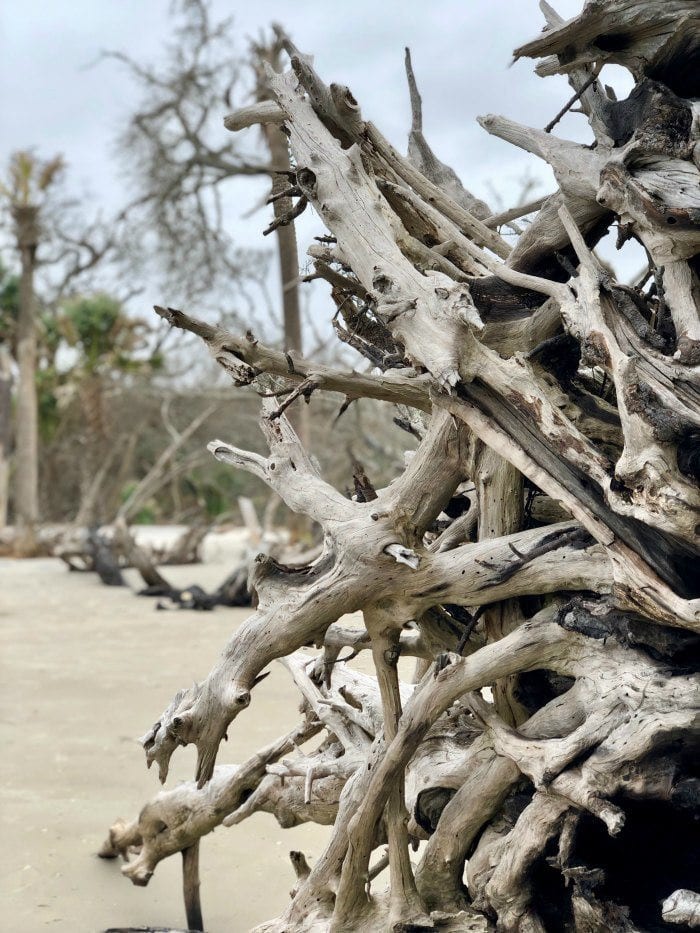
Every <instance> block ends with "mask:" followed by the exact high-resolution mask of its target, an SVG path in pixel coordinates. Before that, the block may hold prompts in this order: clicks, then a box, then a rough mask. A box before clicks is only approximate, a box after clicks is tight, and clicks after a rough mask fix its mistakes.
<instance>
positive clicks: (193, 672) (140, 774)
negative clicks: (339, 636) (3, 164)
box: [0, 559, 328, 933]
mask: <svg viewBox="0 0 700 933" xmlns="http://www.w3.org/2000/svg"><path fill="white" fill-rule="evenodd" d="M226 567H227V565H226V564H221V565H217V564H214V565H206V566H202V565H200V566H196V567H177V568H174V567H169V568H167V570H166V571H165V572H166V573H167V575H168V577H169V578H170V579H171V580H172V581H173V582H174V583H176V584H179V585H183V586H184V585H188V584H190V583H193V582H198V583H201V584H203V585H211V584H213V583H216V582H218V581H219V580H220V579H222V578H223V576H224V575H225V571H226ZM129 581H130V583H131V584H132V586H134V587H135V586H136V583H137V581H136V578H135V577H134V576H132V575H129ZM246 615H247V611H246V610H231V609H221V608H220V609H217V610H215V611H214V612H208V613H207V612H202V613H199V612H191V611H178V612H157V611H155V609H154V602H153V601H152V600H148V599H143V598H137V597H136V596H135V595H134V594H133V593H132V592H130V591H129V590H127V589H119V588H108V587H104V586H102V585H101V584H100V583H99V581H98V580H97V578H96V577H95V576H94V575H93V574H78V573H69V572H68V571H67V569H66V568H65V566H64V565H63V564H62V563H61V562H60V561H58V560H54V559H40V560H33V561H12V560H0V638H1V643H0V652H1V654H0V659H1V660H0V665H1V670H2V686H1V690H2V697H1V703H2V706H1V708H2V724H1V732H0V739H1V741H2V756H1V761H0V781H1V785H2V804H1V806H2V822H3V834H2V839H3V845H2V853H1V856H0V873H1V877H2V881H1V885H2V896H3V905H4V907H3V914H2V916H3V920H2V923H0V927H1V928H2V929H3V930H8V931H9V930H11V931H12V933H36V931H40V930H43V929H47V930H51V931H56V933H59V931H61V933H62V931H66V933H68V931H71V933H83V931H86V933H97V931H101V930H104V929H106V928H107V927H110V926H123V927H126V926H139V925H144V926H145V925H153V926H169V925H172V926H174V927H180V928H184V926H185V921H184V911H183V908H182V898H181V889H180V884H181V880H180V859H179V857H177V856H176V857H173V858H171V859H167V860H166V861H165V862H162V863H161V864H160V865H159V866H158V868H157V869H156V873H155V875H154V876H153V878H152V879H151V882H150V884H149V885H148V887H146V888H137V887H134V886H133V885H132V884H131V883H130V882H129V881H128V880H127V879H126V878H124V877H123V876H122V875H121V873H120V870H119V862H118V861H103V860H102V859H99V858H97V857H96V856H95V852H96V851H97V850H98V848H99V847H100V844H101V842H102V840H103V838H104V837H105V835H106V831H107V828H108V826H109V825H110V823H111V822H112V821H113V820H114V819H115V818H116V817H119V816H122V817H125V818H131V817H132V816H134V815H135V814H136V813H137V812H138V811H139V809H140V807H141V806H142V804H143V803H144V802H145V801H146V800H147V799H148V798H149V797H151V796H152V795H154V794H155V793H157V791H158V789H159V787H160V785H159V784H158V779H157V775H156V773H155V771H147V770H146V768H145V765H144V756H143V750H142V749H141V747H140V745H139V744H138V742H137V741H136V737H137V736H139V735H141V734H143V732H145V731H146V729H147V728H148V727H149V726H150V725H151V723H153V722H154V721H155V719H156V718H157V716H158V715H159V713H160V712H161V710H162V709H163V708H164V707H165V705H166V704H167V702H168V701H169V700H170V698H171V697H172V695H173V693H174V692H175V691H176V690H177V689H178V688H179V687H181V686H183V685H185V684H187V683H189V682H191V681H192V680H193V679H196V678H199V679H201V678H202V677H203V676H204V675H205V674H206V673H207V671H208V670H209V668H210V667H211V665H212V664H213V662H214V660H215V658H216V656H217V654H218V653H219V650H220V648H221V647H222V645H223V644H224V642H225V641H226V639H227V637H228V635H229V633H230V632H231V631H233V630H234V629H235V628H236V627H237V625H239V624H240V622H241V621H242V620H243V619H244V618H245V617H246ZM297 705H298V697H297V694H296V691H295V689H294V687H293V686H292V684H291V680H290V679H289V676H288V675H287V673H286V672H285V671H284V669H283V668H282V667H281V666H280V665H277V664H275V665H273V666H272V674H271V676H270V677H269V678H268V679H267V680H266V681H265V682H264V684H262V685H261V686H260V687H259V688H258V689H257V690H256V692H255V694H254V696H253V703H252V705H251V707H250V709H249V710H247V711H246V712H245V714H244V715H242V716H241V717H240V719H239V720H238V721H237V722H236V725H235V727H234V728H233V729H231V740H230V741H229V742H228V743H226V744H225V745H224V746H223V749H222V753H221V755H220V761H222V762H236V761H240V760H243V759H244V758H245V757H247V756H248V755H250V754H251V753H252V752H254V751H255V750H256V749H257V748H259V747H260V746H262V745H263V744H265V743H266V742H268V741H270V740H272V739H273V738H276V737H277V736H278V735H281V734H282V733H283V732H285V731H287V730H288V729H289V728H291V727H292V726H293V725H294V723H295V722H296V719H297V717H296V709H297ZM193 764H194V750H193V749H192V748H191V747H188V748H186V749H181V750H180V751H179V752H178V753H177V754H176V755H175V757H174V759H173V768H172V772H171V776H170V778H169V779H168V786H173V785H174V783H175V782H177V781H179V780H187V779H189V778H190V777H191V775H192V773H193ZM327 835H328V829H327V828H325V827H319V826H315V825H305V826H300V827H296V828H294V829H291V830H282V829H281V828H280V827H279V826H278V824H277V823H276V821H275V820H274V818H273V817H272V816H270V815H268V814H255V815H254V816H253V817H252V818H251V819H250V820H247V821H245V822H244V823H242V824H241V825H240V826H235V827H232V828H231V829H224V828H219V829H218V830H217V831H216V832H215V833H214V834H212V835H209V836H207V837H206V838H205V839H204V840H203V842H202V848H201V862H202V864H201V873H202V905H203V913H204V922H205V926H206V929H207V931H208V933H243V931H247V930H249V929H250V928H251V927H253V926H254V925H255V924H256V923H259V922H261V921H263V920H266V919H270V918H272V917H274V916H276V915H277V914H279V913H280V911H281V910H282V909H283V908H284V906H285V904H286V903H287V901H288V892H289V889H290V888H291V886H292V884H293V882H294V876H293V872H292V869H291V865H290V862H289V858H288V852H289V850H290V849H301V850H302V851H303V852H305V853H306V854H307V856H308V857H309V859H310V861H312V862H313V858H314V857H315V856H317V855H318V854H319V853H320V852H321V850H322V848H323V844H324V842H325V840H326V838H327Z"/></svg>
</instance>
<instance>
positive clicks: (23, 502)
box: [13, 205, 39, 557]
mask: <svg viewBox="0 0 700 933" xmlns="http://www.w3.org/2000/svg"><path fill="white" fill-rule="evenodd" d="M13 217H14V221H15V235H16V238H17V246H18V249H19V253H20V259H21V264H22V272H21V278H20V288H19V316H18V320H17V365H18V379H17V403H16V415H15V420H16V429H15V438H16V440H15V457H14V479H15V483H14V485H15V495H14V505H15V513H16V520H17V524H18V526H19V537H18V540H17V553H18V555H20V556H25V557H27V556H31V555H32V554H33V553H34V552H35V550H36V544H37V538H36V535H37V523H38V521H39V416H38V399H37V390H36V372H37V335H36V307H35V303H36V298H35V295H34V270H35V256H36V249H37V245H38V242H39V228H38V209H37V208H36V207H33V206H31V205H29V206H15V207H13Z"/></svg>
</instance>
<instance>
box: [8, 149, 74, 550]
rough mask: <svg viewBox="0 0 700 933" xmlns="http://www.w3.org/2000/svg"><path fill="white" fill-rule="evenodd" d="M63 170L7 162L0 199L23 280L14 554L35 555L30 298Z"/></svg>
mask: <svg viewBox="0 0 700 933" xmlns="http://www.w3.org/2000/svg"><path fill="white" fill-rule="evenodd" d="M62 168H63V160H62V158H61V157H60V156H56V157H55V158H53V159H50V160H48V161H45V162H43V161H41V160H40V159H37V158H36V156H34V154H33V153H31V152H29V151H20V152H15V153H14V154H13V155H12V156H11V158H10V164H9V171H8V179H7V184H0V197H2V198H3V199H4V200H5V201H6V203H7V206H8V207H9V210H10V214H11V216H12V219H13V221H14V233H15V242H16V245H17V249H18V251H19V254H20V262H21V277H20V284H19V306H18V315H17V329H16V340H17V367H18V380H17V403H16V409H15V423H16V427H15V463H14V505H15V514H16V522H17V525H18V529H19V534H18V537H17V543H16V550H17V553H18V554H20V555H23V556H29V555H31V554H33V553H35V551H36V545H37V539H36V526H37V522H38V520H39V432H38V411H37V392H36V368H37V325H36V308H35V304H36V301H35V294H34V273H35V271H36V251H37V247H38V245H39V241H40V238H41V224H40V214H41V208H42V205H43V203H44V201H45V198H46V193H47V191H48V190H49V188H50V187H51V185H52V184H53V183H54V182H55V180H56V178H57V177H58V175H59V174H60V172H61V170H62Z"/></svg>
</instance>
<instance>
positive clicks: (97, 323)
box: [59, 292, 145, 372]
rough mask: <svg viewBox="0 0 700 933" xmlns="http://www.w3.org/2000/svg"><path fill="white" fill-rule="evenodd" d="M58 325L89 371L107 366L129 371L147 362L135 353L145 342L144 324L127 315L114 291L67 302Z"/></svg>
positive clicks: (84, 296) (83, 296)
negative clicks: (113, 293) (111, 293)
mask: <svg viewBox="0 0 700 933" xmlns="http://www.w3.org/2000/svg"><path fill="white" fill-rule="evenodd" d="M59 327H60V329H61V331H62V333H63V336H64V338H65V339H66V340H67V342H68V343H69V344H70V346H72V347H75V348H76V349H77V350H78V351H79V352H80V355H81V363H82V365H83V367H84V368H85V369H86V370H87V371H89V372H96V371H97V370H98V369H105V368H107V369H113V370H119V371H121V372H128V371H133V370H134V369H136V368H140V367H142V366H143V365H144V361H143V360H137V359H135V357H134V354H135V353H136V352H137V351H138V350H139V349H141V348H142V346H143V331H144V330H145V327H144V324H143V322H142V321H139V320H136V319H134V318H130V317H127V315H126V314H125V313H124V309H123V307H122V305H121V303H120V302H119V301H117V300H116V298H113V297H112V296H111V295H106V294H104V293H101V292H98V293H97V294H94V295H82V296H80V297H79V298H74V299H73V300H72V301H69V302H67V303H66V304H65V306H64V308H63V314H62V316H61V320H60V324H59Z"/></svg>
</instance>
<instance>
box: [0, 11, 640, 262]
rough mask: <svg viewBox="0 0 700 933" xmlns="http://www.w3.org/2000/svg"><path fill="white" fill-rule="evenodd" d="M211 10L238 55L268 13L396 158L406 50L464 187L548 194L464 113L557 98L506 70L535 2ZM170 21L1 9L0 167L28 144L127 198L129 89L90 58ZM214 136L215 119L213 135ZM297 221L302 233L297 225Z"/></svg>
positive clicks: (150, 15) (146, 57)
mask: <svg viewBox="0 0 700 933" xmlns="http://www.w3.org/2000/svg"><path fill="white" fill-rule="evenodd" d="M555 6H556V7H557V8H558V11H559V12H560V13H561V15H563V16H565V17H570V16H572V15H574V14H576V13H577V12H578V11H579V10H580V8H581V6H582V0H556V2H555ZM214 11H215V14H216V16H218V17H220V16H226V15H233V16H234V18H235V23H236V31H237V33H238V34H239V36H240V40H241V42H240V45H241V50H242V51H243V50H244V49H245V45H246V38H247V37H248V36H256V35H258V34H259V32H260V30H261V29H263V28H265V27H266V26H268V25H269V24H270V23H271V22H273V21H278V22H280V23H282V24H283V25H284V26H285V27H286V29H287V30H288V32H289V33H290V34H291V35H292V37H293V38H294V40H295V42H296V44H297V45H298V46H299V47H300V48H301V49H302V50H303V51H306V52H310V53H312V54H313V55H314V56H315V66H316V68H317V70H318V71H319V73H320V74H321V76H322V77H323V78H324V79H325V80H327V81H329V82H330V81H338V82H340V83H343V84H347V85H348V86H349V87H350V89H351V90H352V91H353V93H354V95H355V97H356V98H357V99H358V101H359V102H360V105H361V107H362V111H363V114H364V115H365V116H366V117H368V118H370V119H372V120H373V121H374V122H375V123H376V124H377V125H378V126H379V127H380V129H382V130H383V132H384V133H385V135H387V136H388V137H389V139H390V140H391V141H392V142H393V143H394V144H395V145H397V146H398V147H399V148H400V149H401V150H402V151H404V152H405V149H406V134H407V130H408V128H409V124H410V107H409V101H408V94H407V90H406V81H405V75H404V69H403V49H404V46H406V45H408V46H410V48H411V50H412V55H413V64H414V69H415V71H416V75H417V79H418V83H419V87H420V90H421V93H422V97H423V112H424V130H425V133H426V136H427V138H428V140H429V142H430V143H431V145H432V147H433V149H434V150H435V152H436V154H437V155H438V156H439V157H440V158H441V159H442V160H443V161H444V162H447V163H448V164H451V165H452V166H453V167H454V169H455V170H456V171H457V172H458V174H459V175H460V176H461V178H462V181H463V183H464V184H465V185H466V187H468V188H469V189H471V190H472V191H473V192H474V193H475V194H477V195H478V196H480V197H482V198H484V199H485V200H486V201H487V202H489V203H490V204H491V205H492V207H493V208H495V209H498V208H499V205H498V204H497V203H495V200H494V197H493V193H492V190H491V189H490V188H489V183H490V184H491V185H492V186H493V187H494V188H495V189H496V190H497V191H498V192H500V193H501V194H502V196H503V198H504V200H505V202H506V203H505V206H506V207H507V206H511V203H510V202H511V201H512V199H513V198H514V197H515V195H516V192H517V191H518V188H519V179H521V178H522V176H523V175H524V174H525V172H526V171H528V170H529V171H530V172H531V174H533V175H536V176H537V178H538V179H540V182H541V183H540V187H539V188H538V189H537V191H536V193H537V194H540V193H545V192H546V191H548V190H551V189H552V187H553V180H552V177H551V174H550V173H549V170H548V169H547V167H546V166H543V165H542V164H541V163H539V161H538V160H537V159H536V158H534V157H532V156H529V155H526V154H525V153H522V152H521V151H520V150H518V149H515V148H514V147H512V146H510V145H508V144H506V143H504V142H501V141H500V140H497V139H492V138H490V137H489V136H488V135H487V134H486V133H485V132H484V131H483V130H482V129H481V128H480V127H479V126H478V124H477V123H476V120H475V118H476V117H477V116H478V115H479V114H485V113H499V114H504V115H507V116H509V117H511V118H513V119H516V120H518V121H520V122H522V123H525V124H528V125H532V126H539V127H542V126H544V125H545V124H546V123H547V122H548V121H549V120H550V119H551V118H552V117H553V116H554V114H555V113H556V112H557V111H558V110H559V109H560V107H561V106H562V104H563V103H564V102H565V100H566V99H567V97H568V96H569V95H570V93H571V91H570V89H569V86H568V84H567V83H566V82H565V81H564V80H563V79H562V78H547V79H541V78H538V77H536V76H535V75H534V73H533V62H532V61H530V60H522V61H520V62H517V63H516V64H515V65H513V66H512V67H509V65H510V61H511V52H512V50H513V49H514V48H515V47H516V46H517V45H519V44H521V43H522V42H524V41H527V40H528V39H530V38H533V37H534V36H535V35H536V34H537V33H538V32H539V31H540V30H541V28H542V26H543V18H542V15H541V13H540V11H539V8H538V5H537V3H536V0H433V2H431V3H426V2H413V3H410V2H409V3H405V2H403V3H397V2H395V0H390V2H386V0H385V2H377V0H353V2H351V3H350V2H343V0H340V2H338V0H336V2H335V3H333V2H330V0H323V2H322V0H297V2H296V3H294V4H292V3H289V2H282V0H255V2H246V3H242V2H225V0H215V2H214ZM171 25H172V17H171V11H170V4H169V2H168V0H63V2H58V0H10V2H6V3H5V4H3V6H2V11H1V12H0V27H1V40H0V41H1V46H2V47H1V49H0V86H1V88H2V107H0V162H1V163H2V165H3V166H4V165H6V163H7V157H8V155H9V153H10V152H12V151H13V150H16V149H20V148H27V147H31V148H35V149H36V151H37V153H38V154H39V155H40V156H42V157H48V156H52V155H54V154H55V153H62V154H63V155H64V157H65V159H66V161H67V163H68V166H69V179H70V186H71V187H72V188H73V189H74V190H75V191H76V192H80V193H86V192H87V193H89V195H90V201H91V203H93V204H94V205H95V206H98V205H104V207H105V209H106V210H107V211H109V210H114V209H116V208H118V207H119V206H121V205H123V203H124V202H125V201H126V200H127V197H128V195H127V193H126V191H125V189H124V187H123V184H122V183H121V180H120V174H119V166H118V163H117V161H116V159H115V158H114V139H115V135H116V134H117V132H118V130H119V128H120V126H122V125H123V123H124V121H125V119H126V117H127V114H128V113H129V110H130V107H132V106H133V105H134V104H135V103H136V101H137V99H138V95H137V92H136V90H135V88H134V87H133V85H132V84H131V82H130V80H129V79H128V77H127V75H126V74H125V72H124V70H123V69H121V68H120V67H118V66H117V65H116V64H115V63H114V62H102V63H101V64H99V65H98V66H96V67H89V66H90V65H91V64H92V63H94V61H95V59H96V58H97V57H98V55H99V53H100V52H101V51H103V50H109V49H114V50H122V51H125V52H127V53H128V54H129V55H131V56H132V57H133V58H135V59H137V60H139V61H143V62H150V63H154V62H157V61H158V60H159V58H160V57H161V56H162V50H163V46H164V43H165V42H166V41H167V40H168V39H169V38H170V36H171ZM614 78H615V76H614V75H613V79H614ZM610 80H611V79H610V78H608V81H610ZM628 86H629V85H628ZM623 90H624V92H626V90H627V88H623ZM222 117H223V113H222ZM586 130H587V127H586V123H585V119H584V118H583V117H581V116H576V115H572V116H568V117H566V118H565V120H564V121H562V123H561V124H560V126H559V127H558V128H557V132H560V133H562V134H565V135H568V136H569V137H570V138H579V139H588V138H589V137H588V136H587V134H586ZM225 132H226V131H225V130H224V129H223V126H222V136H223V135H224V134H225ZM237 184H238V185H240V200H238V202H237V203H239V204H240V214H243V213H245V212H246V211H247V210H248V209H249V208H250V207H251V206H252V205H253V204H254V203H255V202H256V200H257V199H259V197H260V193H261V192H262V190H264V184H263V188H261V187H260V184H261V183H260V182H258V183H257V187H256V185H255V183H250V182H245V181H239V182H237ZM248 186H250V187H248ZM265 221H266V217H265V216H263V214H262V213H261V212H258V213H257V214H256V215H255V216H254V217H253V218H252V220H251V221H249V222H247V223H244V222H239V221H238V219H237V218H236V220H235V233H236V236H237V238H238V239H239V240H243V241H244V242H240V245H242V246H246V245H247V246H259V245H261V238H260V231H261V229H262V228H263V226H264V225H265ZM305 223H306V224H307V227H309V229H310V226H309V225H310V223H311V222H310V220H307V221H306V222H305ZM302 234H303V230H302Z"/></svg>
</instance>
